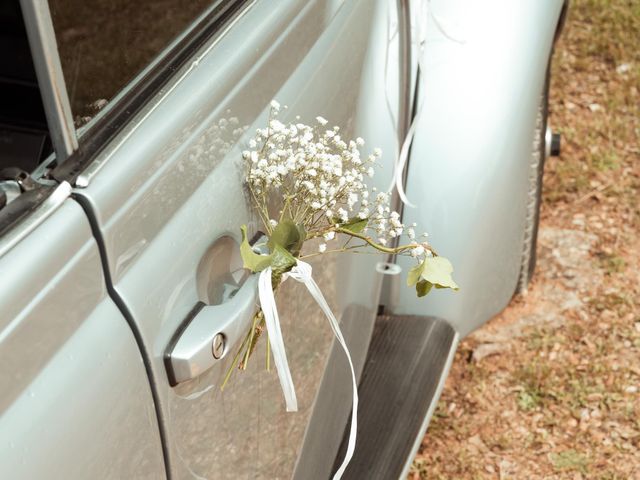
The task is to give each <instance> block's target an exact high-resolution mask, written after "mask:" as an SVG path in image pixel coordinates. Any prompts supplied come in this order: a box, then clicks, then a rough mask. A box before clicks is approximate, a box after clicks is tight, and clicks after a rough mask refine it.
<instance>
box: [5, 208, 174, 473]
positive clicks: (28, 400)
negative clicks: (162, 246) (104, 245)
mask: <svg viewBox="0 0 640 480" xmlns="http://www.w3.org/2000/svg"><path fill="white" fill-rule="evenodd" d="M0 272H1V273H0V312H1V315H0V357H1V358H2V362H0V445H2V447H1V448H0V477H1V478H12V479H30V478H65V479H85V478H93V477H95V473H96V472H101V478H114V479H115V478H131V477H132V476H135V477H136V478H149V479H155V478H160V477H162V476H164V465H163V460H162V445H161V442H160V437H159V433H158V424H157V421H156V416H155V411H154V406H153V398H152V396H151V391H150V388H149V384H148V381H147V376H146V372H145V368H144V365H143V364H142V359H141V357H140V353H139V350H138V347H137V345H136V342H135V339H134V337H133V335H132V334H131V330H130V329H129V326H128V325H127V323H126V321H125V319H124V318H123V317H122V315H121V314H120V312H119V310H118V309H117V308H116V306H115V305H114V303H113V301H112V300H111V299H110V298H109V297H108V296H107V291H106V288H105V283H104V276H103V274H102V265H101V261H100V255H99V253H98V248H97V245H96V243H95V240H94V239H93V236H92V233H91V229H90V227H89V223H88V221H87V219H86V216H85V214H84V212H83V211H82V209H81V208H80V206H79V205H77V204H76V203H75V202H74V201H73V200H71V199H67V200H65V201H64V202H63V203H62V205H61V206H60V207H59V208H57V209H56V210H55V211H54V212H52V213H50V215H49V216H48V218H46V219H45V220H44V221H43V222H42V223H40V224H39V225H38V226H37V227H36V228H35V229H34V230H33V231H31V232H30V233H29V234H28V235H27V236H26V237H24V238H23V239H22V240H21V241H20V242H19V243H17V244H16V245H15V246H14V247H13V248H12V249H11V250H9V251H8V252H6V253H5V254H4V255H3V256H2V257H0Z"/></svg>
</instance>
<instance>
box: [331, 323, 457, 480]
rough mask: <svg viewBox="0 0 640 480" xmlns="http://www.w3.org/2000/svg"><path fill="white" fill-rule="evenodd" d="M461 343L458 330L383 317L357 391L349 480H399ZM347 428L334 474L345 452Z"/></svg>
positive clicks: (373, 339)
mask: <svg viewBox="0 0 640 480" xmlns="http://www.w3.org/2000/svg"><path fill="white" fill-rule="evenodd" d="M456 341H457V337H456V333H455V331H454V330H453V328H452V327H451V326H450V325H449V324H448V323H447V322H445V321H444V320H441V319H438V318H432V317H414V316H390V315H383V316H380V317H378V319H377V320H376V325H375V327H374V331H373V338H372V340H371V346H370V348H369V353H368V356H367V360H366V363H365V366H364V371H363V373H362V378H361V380H360V385H359V388H358V392H359V396H360V398H361V402H360V408H359V410H358V436H357V443H356V450H355V454H354V456H353V458H352V460H351V463H350V464H349V466H348V467H347V469H346V471H345V474H344V476H343V478H344V479H357V480H361V479H384V480H386V479H394V478H399V476H400V475H401V474H402V472H403V469H404V467H405V465H406V462H407V458H408V457H409V455H412V454H413V453H414V452H413V449H414V446H415V444H416V443H415V442H416V439H417V437H418V436H419V435H422V434H423V433H424V432H423V431H422V429H423V428H424V420H425V417H426V416H427V413H428V410H429V407H430V406H431V404H432V402H434V401H435V400H437V399H436V398H435V396H436V395H437V394H438V391H437V390H438V385H439V384H440V380H441V377H442V375H443V374H444V373H445V369H446V368H447V364H448V358H449V356H450V353H451V350H452V348H455V346H456V345H455V343H456ZM348 435H349V431H348V424H347V429H346V430H345V435H344V437H343V441H342V445H341V447H340V451H339V453H338V456H337V457H336V462H335V464H334V471H335V470H336V469H337V468H338V466H339V465H340V463H341V462H342V459H343V458H344V453H345V451H346V442H347V439H348Z"/></svg>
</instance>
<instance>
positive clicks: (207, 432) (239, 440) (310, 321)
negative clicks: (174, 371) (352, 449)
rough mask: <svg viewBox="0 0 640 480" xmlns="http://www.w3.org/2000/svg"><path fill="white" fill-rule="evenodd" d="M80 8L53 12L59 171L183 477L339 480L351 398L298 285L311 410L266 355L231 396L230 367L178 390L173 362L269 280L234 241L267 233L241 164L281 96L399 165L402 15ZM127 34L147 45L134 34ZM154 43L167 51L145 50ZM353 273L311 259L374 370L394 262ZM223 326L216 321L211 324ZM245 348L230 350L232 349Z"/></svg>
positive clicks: (298, 356) (300, 373)
mask: <svg viewBox="0 0 640 480" xmlns="http://www.w3.org/2000/svg"><path fill="white" fill-rule="evenodd" d="M69 3H71V4H73V3H74V2H67V3H65V2H62V1H61V0H53V1H52V2H51V10H52V16H53V23H54V26H55V27H56V37H57V41H58V46H59V49H60V51H61V57H62V63H63V68H64V75H65V80H66V84H67V88H68V90H69V96H70V98H71V106H72V110H73V114H74V116H75V117H76V122H77V123H76V125H77V127H78V128H77V133H78V142H79V150H77V151H76V152H75V154H74V155H72V157H71V158H70V159H69V160H68V161H66V162H65V163H63V164H62V165H61V166H60V167H59V168H58V169H56V170H55V171H54V172H53V175H54V177H55V178H56V179H57V180H58V181H69V182H70V183H72V184H73V185H74V186H75V189H74V196H75V198H76V199H77V201H78V202H79V203H80V204H81V205H82V206H83V208H84V209H85V211H86V212H87V215H88V216H89V218H90V219H92V223H93V225H92V226H93V229H94V232H95V235H96V238H97V240H98V243H99V245H100V249H101V252H102V254H103V259H104V262H105V268H106V271H107V280H108V282H109V284H110V285H111V286H112V291H111V294H112V296H113V297H114V298H115V299H116V300H117V302H118V304H119V305H120V306H121V308H122V310H123V312H124V313H125V315H126V316H127V317H128V320H129V321H130V322H131V324H132V325H133V328H134V331H135V333H136V335H137V336H138V337H139V338H140V339H141V342H142V355H143V357H144V358H145V359H146V361H147V362H148V363H149V365H150V381H151V385H152V388H153V389H155V391H156V393H157V400H158V404H157V407H158V409H159V416H160V418H161V431H162V436H163V438H164V440H165V444H166V446H167V451H166V461H167V464H168V469H169V472H170V473H171V474H172V475H173V477H174V478H287V477H291V476H292V475H297V476H298V477H299V478H327V477H328V476H329V475H330V471H331V468H332V465H333V462H334V458H335V455H336V452H337V451H338V448H339V444H340V441H341V439H342V434H343V430H344V425H345V424H346V421H347V418H348V415H349V411H350V408H351V385H350V381H349V376H348V370H347V368H348V367H347V364H346V361H345V360H344V358H343V357H341V356H340V355H338V354H335V353H332V345H333V337H332V333H331V330H330V328H329V326H328V325H327V323H326V320H325V319H324V317H323V316H322V313H321V312H320V311H319V309H318V308H317V306H316V305H315V303H314V302H313V300H312V299H311V298H310V296H309V295H308V294H306V292H305V291H304V287H302V286H301V285H287V286H286V287H287V288H286V289H285V290H286V291H285V292H284V295H283V296H282V297H280V298H279V300H278V301H279V304H280V308H281V316H282V322H283V332H284V336H285V343H286V345H287V353H288V356H289V361H290V364H291V367H292V373H293V378H294V382H295V384H296V386H297V391H298V403H299V408H300V411H299V412H298V413H295V414H290V413H286V412H285V411H284V404H283V400H282V394H281V392H280V387H279V384H278V380H277V376H276V375H275V373H274V372H270V373H269V372H265V369H264V364H263V361H262V359H263V358H264V356H265V352H264V350H258V351H257V352H256V353H255V354H254V361H253V362H252V364H251V366H250V368H249V369H248V370H247V371H246V372H242V373H237V374H235V375H234V376H233V377H232V379H231V381H230V384H229V386H228V387H227V388H226V389H225V390H224V392H222V391H221V390H220V388H219V386H220V384H221V381H222V377H223V376H224V373H225V372H226V370H227V368H228V367H229V365H230V363H229V362H230V360H231V357H232V356H233V355H225V356H224V357H223V358H222V359H221V360H220V361H217V362H213V366H212V367H211V368H208V369H206V370H204V371H202V372H201V373H200V374H199V375H192V378H189V379H186V381H181V382H179V383H177V382H176V381H175V380H176V379H175V378H174V379H173V381H172V380H171V379H170V378H169V377H168V373H167V370H166V365H165V360H166V355H167V354H168V352H170V351H171V347H172V346H173V345H174V344H175V342H176V339H179V338H180V336H181V334H182V333H183V332H184V331H186V329H188V328H189V326H190V325H191V323H190V322H192V321H194V318H195V319H197V318H198V315H199V314H200V313H201V312H202V311H209V312H211V311H214V310H211V309H212V308H216V306H218V307H219V306H224V305H225V303H227V302H229V304H231V303H230V302H247V301H249V302H250V301H251V292H252V291H253V290H254V289H255V283H251V282H254V280H255V279H253V280H252V279H248V280H247V279H246V278H245V277H246V275H243V272H241V268H240V267H241V264H240V262H239V258H238V251H237V245H238V241H239V233H240V231H239V227H240V225H242V224H244V223H246V224H248V225H249V229H250V230H251V232H252V233H255V232H256V226H257V223H256V221H255V220H256V219H255V217H254V215H253V214H252V212H251V211H250V208H249V204H248V202H247V198H246V196H245V193H244V191H243V186H242V176H241V168H240V166H239V160H240V158H241V151H242V149H243V148H245V147H244V145H245V142H246V141H247V139H248V138H249V137H250V136H251V134H252V132H253V130H254V129H255V128H257V127H262V126H264V124H265V122H266V118H267V113H268V108H269V103H270V101H271V100H272V99H276V100H278V101H279V102H280V103H282V104H286V105H288V106H289V109H288V111H287V112H286V113H285V116H288V118H285V119H292V118H293V117H294V116H295V115H300V116H301V118H302V121H304V122H305V123H311V122H313V121H314V120H313V119H314V118H315V117H316V116H317V115H321V116H323V117H325V118H327V119H329V120H330V122H331V123H333V124H336V125H339V126H340V127H341V129H342V132H343V135H344V137H352V138H355V137H356V136H361V137H364V138H365V139H367V140H368V141H369V142H370V143H371V145H370V147H371V149H373V147H374V146H378V147H381V148H382V149H383V151H385V152H388V154H389V155H388V156H387V157H386V158H387V159H388V160H389V159H391V158H392V156H391V154H392V153H393V152H395V151H396V150H397V138H396V137H397V133H396V127H395V125H394V121H393V117H394V115H396V113H397V106H398V100H397V99H398V97H399V96H401V95H402V92H399V91H398V86H397V78H398V65H397V55H395V52H394V51H393V47H392V46H393V45H394V44H393V42H390V41H389V29H390V26H393V15H394V9H393V8H389V7H388V5H387V3H386V2H369V1H356V0H350V1H338V0H320V1H314V2H307V1H302V0H298V1H296V0H287V1H281V2H270V1H266V0H262V1H235V2H234V1H231V2H203V3H202V4H198V5H195V4H194V5H195V6H194V7H193V8H192V10H191V11H190V12H185V6H184V4H183V3H182V2H180V3H179V2H176V1H171V0H167V1H165V2H161V3H162V6H161V7H160V6H158V5H157V3H158V2H137V3H136V4H135V6H133V5H132V4H129V3H127V5H128V6H127V7H126V9H125V10H126V14H123V13H122V12H121V11H119V10H118V9H117V8H111V7H110V6H109V5H107V4H106V2H105V4H104V5H102V4H100V3H99V2H96V3H95V4H94V5H93V7H94V9H93V10H91V11H88V10H83V6H82V5H80V4H79V5H77V8H76V9H69V8H67V7H68V4H69ZM122 8H125V7H124V6H123V7H122ZM96 9H97V10H96ZM171 19H175V22H172V21H170V20H171ZM105 32H111V33H110V34H109V35H107V34H106V33H105ZM118 32H127V33H120V34H118ZM131 32H137V33H138V34H139V35H140V36H139V37H136V38H133V37H132V38H128V37H127V36H128V35H132V34H131ZM134 37H135V36H134ZM104 38H108V39H110V42H108V41H106V40H104ZM151 46H153V48H155V49H156V50H154V51H151V52H149V51H147V52H142V53H141V52H140V49H143V48H144V49H148V48H151ZM83 49H84V50H83ZM390 52H391V53H390ZM132 58H134V59H135V58H139V59H140V60H139V62H138V63H136V62H137V60H136V61H133V60H131V59H132ZM145 59H146V60H145ZM393 59H395V60H393ZM85 60H86V62H89V63H86V62H85ZM394 61H395V62H396V63H395V64H394V63H393V62H394ZM145 62H146V63H145ZM388 64H390V65H391V66H390V67H389V68H387V66H388ZM125 68H126V69H128V71H127V72H122V70H123V69H125ZM105 76H109V78H104V77H105ZM100 82H102V83H100ZM98 86H100V89H101V90H100V91H98ZM92 89H93V90H92ZM103 92H104V93H103ZM390 113H391V114H390ZM92 117H94V118H92ZM385 170H386V176H385V175H383V174H381V175H379V176H378V177H377V186H378V187H379V188H382V189H385V188H386V186H387V185H388V184H389V181H390V175H391V168H390V165H389V164H387V165H386V168H385ZM339 260H340V264H338V263H337V261H338V259H336V258H334V259H329V260H325V261H323V262H322V264H319V263H316V264H314V267H315V271H314V276H315V278H316V280H317V281H318V283H319V284H320V286H321V288H322V289H323V291H324V293H325V295H326V296H327V298H328V299H329V301H330V303H331V305H332V307H333V308H334V311H335V313H336V315H337V316H338V318H340V319H341V321H342V324H343V327H344V330H345V336H346V338H347V342H348V343H349V345H350V347H351V350H352V355H353V357H354V359H355V363H356V365H357V366H358V369H360V368H361V366H362V364H363V361H364V358H365V355H366V351H367V347H368V343H369V338H370V335H371V332H372V328H373V322H374V320H375V316H376V312H377V307H378V301H379V300H378V297H379V292H380V286H381V274H379V273H377V272H376V269H375V264H376V262H378V261H379V260H380V259H379V258H377V257H375V256H371V257H368V256H360V255H358V256H355V255H354V256H353V257H352V258H341V259H339ZM252 285H253V286H252ZM252 289H253V290H252ZM229 292H233V293H235V296H234V297H233V298H232V299H229V298H230V297H231V295H229ZM236 292H237V293H236ZM247 299H249V300H247ZM234 305H235V304H234ZM218 311H221V310H218ZM227 313H228V312H227ZM227 320H228V318H227V317H220V318H217V319H214V322H213V324H212V326H211V328H217V326H219V325H222V324H223V323H224V322H225V321H227ZM216 322H218V323H216ZM263 346H264V342H263V344H262V346H261V347H260V348H263ZM235 348H237V345H235V344H233V343H232V342H230V344H229V345H226V346H225V351H227V352H231V353H234V350H235ZM183 380H185V379H183ZM175 383H177V385H173V384H175ZM321 385H322V386H321ZM320 386H321V387H320Z"/></svg>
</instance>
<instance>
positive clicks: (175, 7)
mask: <svg viewBox="0 0 640 480" xmlns="http://www.w3.org/2000/svg"><path fill="white" fill-rule="evenodd" d="M215 3H219V2H216V1H212V0H189V1H180V0H136V1H133V2H132V1H130V0H50V2H49V6H50V10H51V16H52V19H53V26H54V30H55V35H56V41H57V44H58V50H59V54H60V61H61V63H62V70H63V73H64V78H65V83H66V86H67V91H68V95H69V101H70V103H71V111H72V114H73V117H74V123H75V126H76V127H80V126H82V125H85V124H87V123H88V122H89V121H90V120H91V119H92V118H93V117H95V116H96V114H97V113H98V112H99V111H100V110H102V109H104V108H105V107H106V106H107V105H109V103H110V102H112V101H113V100H114V98H115V97H116V96H117V95H118V93H120V92H121V91H123V90H124V89H126V87H127V86H128V85H129V84H130V83H131V82H132V81H133V80H134V79H135V77H136V76H137V75H138V74H139V73H140V72H141V71H142V70H144V69H145V67H147V66H148V65H149V64H151V63H152V62H153V61H154V59H156V58H157V57H158V55H159V54H160V53H161V52H162V51H163V50H165V49H166V48H167V47H168V46H169V45H170V44H171V42H172V41H173V40H174V39H176V37H178V36H179V35H180V34H181V33H182V32H183V31H185V30H186V29H187V27H188V26H189V25H191V24H192V23H193V22H194V21H195V20H196V19H197V18H198V17H199V16H200V15H201V14H203V13H204V12H205V11H206V10H208V9H209V7H211V6H212V5H213V4H215Z"/></svg>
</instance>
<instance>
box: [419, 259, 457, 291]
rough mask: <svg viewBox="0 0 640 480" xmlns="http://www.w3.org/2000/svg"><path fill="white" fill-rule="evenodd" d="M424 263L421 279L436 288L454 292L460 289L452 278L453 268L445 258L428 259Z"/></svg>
mask: <svg viewBox="0 0 640 480" xmlns="http://www.w3.org/2000/svg"><path fill="white" fill-rule="evenodd" d="M423 263H424V268H423V270H422V273H421V274H420V278H421V279H423V280H426V281H427V282H430V283H433V285H434V286H435V287H436V288H451V289H453V290H458V289H459V288H460V287H458V285H457V284H456V282H454V281H453V277H452V276H451V274H452V273H453V266H452V265H451V262H450V261H449V260H447V259H446V258H444V257H427V258H425V260H424V262H423Z"/></svg>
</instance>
